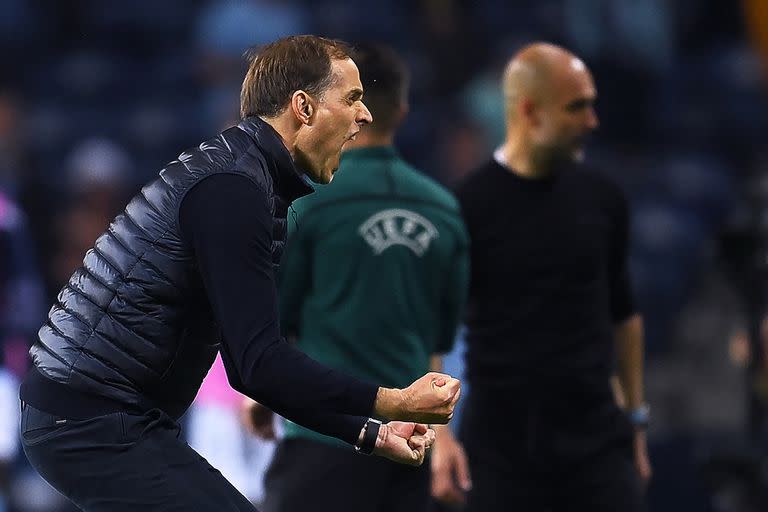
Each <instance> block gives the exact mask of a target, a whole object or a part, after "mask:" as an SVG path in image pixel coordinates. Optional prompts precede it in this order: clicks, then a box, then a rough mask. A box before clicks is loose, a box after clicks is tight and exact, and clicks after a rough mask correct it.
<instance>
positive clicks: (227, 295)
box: [179, 174, 378, 443]
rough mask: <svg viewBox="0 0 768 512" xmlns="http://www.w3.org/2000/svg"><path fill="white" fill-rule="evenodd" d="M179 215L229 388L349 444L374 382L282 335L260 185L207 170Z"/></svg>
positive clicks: (367, 410) (357, 430)
mask: <svg viewBox="0 0 768 512" xmlns="http://www.w3.org/2000/svg"><path fill="white" fill-rule="evenodd" d="M179 222H180V225H181V231H182V235H183V237H184V239H185V241H186V242H188V243H189V244H190V246H191V247H192V248H193V250H194V253H195V259H196V261H197V264H198V269H199V272H200V275H201V276H202V279H203V283H204V285H205V289H206V293H207V295H208V299H209V301H210V303H211V307H212V308H213V312H214V316H215V317H216V320H217V322H218V323H219V325H220V326H221V330H222V343H221V348H220V350H221V355H222V360H223V361H224V366H225V368H226V370H227V376H228V378H229V381H230V384H231V385H232V387H233V388H235V389H237V390H238V391H240V392H241V393H243V394H245V395H248V396H250V397H252V398H254V399H255V400H258V401H259V402H261V403H263V404H264V405H266V406H268V407H270V408H271V409H273V410H274V411H275V412H277V413H279V414H281V415H282V416H285V417H288V418H289V419H291V420H293V421H295V422H297V423H300V424H303V425H305V426H307V427H308V428H311V429H313V430H316V431H318V432H321V433H323V434H326V435H331V436H335V437H339V438H341V439H343V440H345V441H347V442H350V443H354V442H355V441H356V439H357V436H358V435H359V433H360V429H361V428H362V425H363V423H364V422H365V419H366V418H365V417H366V416H368V415H370V414H372V410H373V403H374V400H375V398H376V393H377V390H378V387H376V386H373V385H371V384H367V383H364V382H361V381H358V380H356V379H353V378H352V377H349V376H347V375H344V374H341V373H340V372H337V371H335V370H332V369H330V368H327V367H325V366H323V365H321V364H319V363H317V362H315V361H314V360H312V359H311V358H309V357H308V356H306V355H305V354H304V353H303V352H301V351H300V350H298V349H296V348H295V347H294V346H292V345H291V344H289V343H288V342H287V341H286V340H285V339H284V338H282V337H281V335H280V326H279V316H278V308H277V292H276V283H275V273H274V270H273V265H272V255H271V251H270V246H271V243H272V215H271V213H270V211H269V209H268V208H267V201H266V194H265V192H264V191H263V190H262V189H261V188H260V187H259V186H258V185H256V184H255V183H253V182H252V181H250V180H249V179H247V178H245V177H243V176H239V175H229V174H222V175H214V176H211V177H209V178H207V179H205V180H203V181H202V182H201V183H199V184H198V185H197V186H195V187H194V188H193V189H192V190H191V191H190V192H189V193H188V194H187V196H186V197H185V198H184V200H183V202H182V204H181V210H180V213H179ZM344 413H350V414H358V415H360V417H354V416H347V415H345V414H344Z"/></svg>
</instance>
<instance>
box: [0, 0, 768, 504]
mask: <svg viewBox="0 0 768 512" xmlns="http://www.w3.org/2000/svg"><path fill="white" fill-rule="evenodd" d="M300 33H315V34H319V35H325V36H329V37H336V38H341V39H345V40H348V41H351V42H355V41H381V42H387V43H389V44H391V45H393V46H394V47H395V48H397V49H398V50H399V52H400V53H401V54H402V55H403V56H404V57H405V58H406V59H407V60H408V62H409V63H410V66H411V70H412V72H413V84H412V94H411V110H412V112H411V115H410V117H409V119H408V121H407V123H406V126H405V127H404V129H403V130H402V132H401V134H400V137H399V140H398V145H399V147H400V149H401V151H402V153H403V154H404V156H405V157H406V159H408V160H410V161H411V162H412V163H414V164H416V165H417V166H419V167H420V168H422V169H423V170H425V171H426V172H428V173H429V174H431V175H433V176H434V177H436V178H437V179H438V180H440V181H442V182H443V183H446V184H449V185H450V184H452V183H455V182H456V180H458V179H460V178H461V177H462V176H463V175H464V174H465V173H466V172H467V171H468V170H469V169H471V168H472V167H473V166H474V165H476V164H478V163H479V162H481V161H482V160H484V159H486V158H488V157H489V155H490V154H491V152H492V150H493V148H494V147H495V146H496V145H497V144H498V143H500V141H501V138H502V135H503V107H502V103H501V97H500V94H499V92H498V79H499V76H500V71H501V67H502V65H503V64H504V62H505V61H506V59H507V58H508V57H509V56H510V55H511V54H512V53H513V52H514V51H515V50H516V49H517V48H519V47H520V46H521V45H523V44H525V43H528V42H531V41H537V40H548V41H552V42H556V43H559V44H563V45H565V46H567V47H569V48H571V49H572V50H574V51H575V52H576V53H577V54H579V55H580V56H582V57H583V58H584V60H585V61H586V62H587V64H588V65H589V66H590V67H591V68H592V70H593V73H594V76H595V79H596V83H597V86H598V90H599V100H598V104H597V110H598V114H599V116H600V118H601V122H602V124H601V128H600V130H599V132H598V134H597V136H596V137H595V138H594V140H593V141H592V143H591V147H590V153H589V158H590V159H591V160H592V161H593V162H596V163H597V164H598V165H599V166H600V167H601V168H602V169H604V170H605V172H606V173H607V174H609V175H610V177H611V178H612V179H614V180H615V181H617V182H618V183H620V184H621V185H622V186H623V187H624V189H625V191H626V193H627V194H628V196H629V197H630V199H631V202H632V205H633V224H632V236H633V251H632V276H633V280H634V287H635V290H636V295H637V299H638V301H639V304H640V306H641V310H642V312H643V314H644V315H645V320H646V326H647V367H648V368H647V396H648V400H649V402H650V403H651V404H652V408H653V423H652V427H651V430H650V443H651V444H650V446H651V456H652V461H653V465H654V470H655V476H654V480H653V483H652V485H651V487H650V489H649V494H650V502H651V510H653V511H713V512H714V511H747V512H749V511H752V510H768V452H767V451H766V448H768V423H766V421H765V419H766V404H767V403H768V357H766V355H768V321H765V318H766V317H764V314H765V312H766V310H767V309H766V305H767V304H766V302H767V299H768V144H767V143H768V102H767V101H766V100H768V0H676V1H674V2H671V1H667V0H643V1H637V0H517V1H512V0H474V1H462V0H416V1H404V0H380V1H377V2H349V1H342V0H311V1H310V0H293V1H277V0H132V1H131V2H126V1H116V0H1V1H0V54H1V55H2V64H1V65H0V230H2V231H3V232H4V233H7V235H8V239H9V240H13V247H14V250H13V251H12V252H11V255H10V256H9V257H8V258H7V259H6V260H2V263H0V274H2V281H0V284H1V285H2V287H3V290H1V291H0V292H1V293H2V300H0V336H1V337H0V349H1V350H2V352H3V353H4V357H3V361H4V363H3V364H4V366H5V368H6V370H7V371H8V372H10V373H15V374H20V373H21V372H23V369H24V367H25V364H26V362H25V357H26V355H25V354H26V346H27V344H28V343H29V341H30V339H31V337H32V336H34V332H35V331H36V329H37V327H38V326H39V325H40V324H41V322H42V318H43V315H44V312H45V311H46V308H47V307H48V305H49V304H50V302H51V301H52V299H53V297H54V294H55V293H56V292H57V291H58V289H59V287H60V286H61V284H62V283H63V282H64V281H65V280H66V278H67V277H68V276H69V274H70V273H71V271H72V270H73V269H74V268H75V267H76V266H78V265H79V262H80V259H81V258H82V255H83V253H84V251H85V249H87V248H88V247H89V246H90V245H91V244H92V242H93V241H94V240H95V238H96V236H97V235H98V234H99V233H100V232H101V231H102V230H103V229H104V228H105V227H106V225H107V222H108V221H109V219H111V217H112V216H113V215H114V214H115V213H116V211H118V210H119V209H120V208H121V207H122V206H123V203H124V200H125V198H126V197H128V196H130V194H132V193H133V192H134V191H136V190H137V189H138V187H139V186H140V185H141V184H142V183H143V182H145V181H146V180H147V179H149V178H150V177H152V176H153V175H154V174H155V173H156V172H157V171H158V170H159V169H160V168H162V166H163V165H164V163H165V162H167V161H170V160H171V159H173V158H174V157H175V156H176V155H177V154H178V153H179V152H180V151H181V150H183V149H184V148H186V147H188V146H191V145H194V144H197V143H198V142H200V141H201V140H204V139H205V138H207V137H208V136H210V135H212V134H214V133H216V132H217V131H218V130H219V129H220V128H221V127H223V126H225V125H228V124H231V123H232V122H233V121H234V120H235V118H236V116H237V112H238V94H239V86H240V82H241V80H242V76H243V70H244V65H243V64H244V62H243V60H242V58H241V55H242V52H243V51H244V50H245V49H246V48H247V47H249V46H252V45H255V44H259V43H265V42H269V41H271V40H273V39H275V38H277V37H280V36H283V35H288V34H300ZM17 206H18V208H17ZM19 208H20V210H19ZM451 362H452V364H453V365H454V367H455V368H457V370H460V364H461V363H460V357H459V355H458V352H457V354H454V355H453V357H452V358H451ZM2 414H5V413H4V412H3V413H2ZM13 435H15V431H10V432H3V433H0V437H2V436H6V437H7V436H13ZM10 489H11V490H10V494H9V496H8V499H7V502H8V503H7V510H9V511H18V512H22V511H23V512H26V511H51V512H52V511H69V510H72V509H71V507H69V506H68V505H66V504H64V503H62V502H61V501H60V500H59V499H57V498H56V495H55V494H53V493H52V492H50V491H49V490H48V488H47V486H46V484H45V483H43V482H41V481H40V480H39V479H38V478H37V477H36V476H35V475H34V474H33V473H31V471H30V470H29V468H28V467H27V466H26V464H25V462H24V459H23V454H19V455H18V456H17V457H16V460H15V461H14V462H13V464H12V467H11V472H10ZM0 510H4V509H2V505H0Z"/></svg>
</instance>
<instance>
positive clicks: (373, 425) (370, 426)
mask: <svg viewBox="0 0 768 512" xmlns="http://www.w3.org/2000/svg"><path fill="white" fill-rule="evenodd" d="M379 429H381V422H380V421H379V420H375V419H373V418H368V421H366V422H365V425H364V426H363V439H362V440H361V441H360V442H358V444H357V445H355V451H357V453H361V454H363V455H371V454H372V453H373V449H374V448H376V439H377V438H378V437H379Z"/></svg>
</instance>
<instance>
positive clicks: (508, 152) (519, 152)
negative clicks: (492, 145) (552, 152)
mask: <svg viewBox="0 0 768 512" xmlns="http://www.w3.org/2000/svg"><path fill="white" fill-rule="evenodd" d="M496 156H497V159H498V160H501V161H500V163H501V164H502V165H503V166H505V167H506V168H507V169H509V171H510V172H513V173H515V174H517V175H518V176H521V177H523V178H527V179H539V178H544V177H546V176H549V175H550V174H551V173H552V165H551V162H548V161H546V160H545V159H544V158H542V156H541V155H537V154H536V152H535V151H534V149H533V147H532V145H531V144H530V142H529V141H528V140H526V139H525V138H524V137H519V136H514V135H510V136H508V137H507V139H506V141H505V142H504V144H503V145H502V146H501V147H500V148H499V150H498V152H497V153H496Z"/></svg>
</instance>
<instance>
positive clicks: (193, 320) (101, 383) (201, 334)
mask: <svg viewBox="0 0 768 512" xmlns="http://www.w3.org/2000/svg"><path fill="white" fill-rule="evenodd" d="M217 173H233V174H240V175H243V176H246V177H248V178H250V179H251V180H253V181H254V182H256V183H257V184H258V185H259V186H261V187H262V188H263V189H264V190H266V191H267V197H268V201H269V208H270V210H271V212H272V216H273V242H272V261H273V263H274V266H275V270H277V265H278V264H279V261H280V256H281V254H282V251H283V246H284V243H285V237H286V227H287V226H286V214H287V210H288V207H289V206H290V203H291V202H292V201H293V200H294V199H296V198H298V197H300V196H302V195H306V194H307V193H309V192H311V190H312V188H311V187H310V186H309V185H307V184H306V183H305V182H304V180H303V179H302V177H301V176H300V175H299V174H298V172H297V171H296V169H295V167H294V165H293V162H292V160H291V158H290V155H289V153H288V151H287V149H286V148H285V146H284V145H283V143H282V141H281V140H280V138H279V136H278V134H277V132H275V131H274V130H273V129H272V127H270V126H269V125H268V124H266V123H265V122H264V121H262V120H261V119H258V118H248V119H246V120H244V121H243V122H242V123H240V125H239V126H237V127H233V128H230V129H228V130H226V131H225V132H223V133H221V134H220V135H219V136H217V137H216V138H214V139H211V140H209V141H207V142H204V143H202V144H200V146H199V147H197V148H194V149H192V150H189V151H186V152H184V153H182V154H181V155H180V156H179V158H178V159H177V160H175V161H173V162H171V163H170V164H168V166H167V167H166V168H165V169H163V170H162V171H161V172H160V175H159V177H158V178H157V179H156V180H154V181H152V182H151V183H149V184H148V185H146V186H145V187H144V188H143V189H142V190H141V192H140V193H138V194H137V195H136V196H135V197H134V198H133V199H132V200H131V201H130V203H129V204H128V206H127V207H126V208H125V210H124V211H123V212H122V213H121V214H120V215H118V216H117V217H116V218H115V219H114V220H113V221H112V223H111V224H110V226H109V228H108V229H107V230H106V232H104V233H103V234H102V235H101V236H100V237H99V238H98V240H96V243H95V245H94V247H93V248H92V249H90V250H89V251H88V252H87V253H86V255H85V258H84V259H83V266H82V267H81V268H79V269H78V270H76V271H75V273H74V274H73V275H72V277H71V278H70V279H69V282H68V283H67V285H66V286H64V288H63V289H62V290H61V292H60V293H59V295H58V298H57V301H56V303H55V304H54V305H53V307H52V308H51V310H50V312H49V314H48V321H47V322H46V323H45V325H43V327H41V328H40V331H39V333H38V336H39V340H38V341H37V342H36V343H35V344H34V346H33V347H32V349H31V350H30V354H31V356H32V360H33V362H34V364H35V366H36V367H37V369H38V371H40V372H41V373H42V374H43V375H44V376H46V377H48V378H49V379H52V380H54V381H56V382H59V383H61V384H65V385H68V386H71V387H73V388H75V389H76V390H78V391H80V392H85V393H89V394H94V395H99V396H103V397H106V398H109V399H112V400H115V401H118V402H121V403H124V404H126V405H127V406H129V407H135V408H139V409H145V408H147V407H159V408H162V409H163V410H165V411H166V412H167V413H168V414H170V415H171V416H174V417H178V416H180V415H181V414H182V413H183V412H184V411H185V410H186V409H187V407H188V406H189V404H190V403H191V402H192V400H193V399H194V397H195V394H196V393H197V390H198V388H199V387H200V383H201V382H202V379H203V377H204V376H205V375H206V373H207V371H208V369H209V367H210V366H211V363H212V362H213V359H214V358H215V356H216V352H217V350H218V342H219V338H220V335H219V330H218V328H217V326H216V323H215V321H214V318H213V314H212V311H211V307H210V304H209V303H208V300H207V298H206V296H205V293H204V289H203V285H202V280H201V277H200V274H199V272H198V271H197V268H196V265H195V258H194V255H193V253H192V251H191V248H190V247H189V246H188V245H187V244H186V243H185V241H184V240H182V237H181V230H180V227H179V222H178V214H179V206H180V204H181V201H182V199H183V198H184V196H185V194H186V193H187V192H188V191H189V190H190V189H191V188H192V187H193V186H194V185H195V184H196V183H198V182H200V181H201V180H202V179H204V178H205V177H207V176H211V175H213V174H217ZM253 293H272V292H271V291H269V290H254V291H253Z"/></svg>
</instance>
